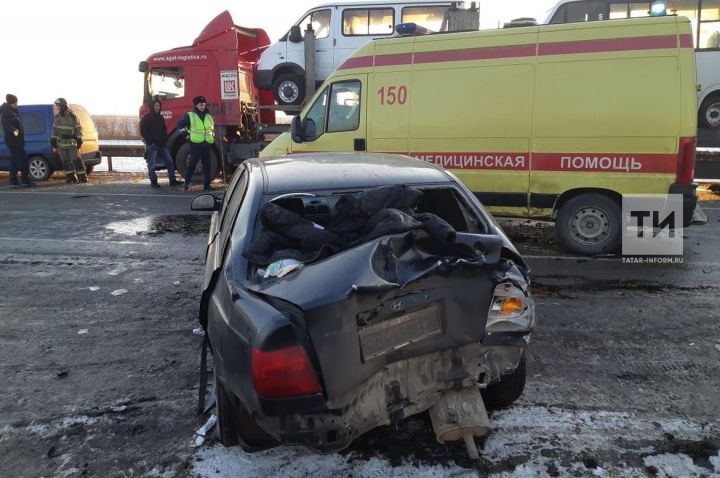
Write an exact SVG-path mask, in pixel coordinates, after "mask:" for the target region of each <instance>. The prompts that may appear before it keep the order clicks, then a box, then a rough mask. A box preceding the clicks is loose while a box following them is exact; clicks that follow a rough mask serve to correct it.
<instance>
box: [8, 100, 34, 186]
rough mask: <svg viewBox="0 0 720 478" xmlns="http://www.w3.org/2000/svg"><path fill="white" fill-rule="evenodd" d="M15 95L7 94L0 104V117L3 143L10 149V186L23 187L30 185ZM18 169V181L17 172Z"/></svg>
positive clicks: (23, 134) (22, 132)
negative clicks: (3, 101) (0, 104)
mask: <svg viewBox="0 0 720 478" xmlns="http://www.w3.org/2000/svg"><path fill="white" fill-rule="evenodd" d="M17 107H18V99H17V96H15V95H11V94H9V93H8V94H7V95H6V96H5V104H3V105H2V106H0V118H1V119H2V129H3V134H4V136H5V144H6V145H7V148H8V149H9V150H10V186H11V187H13V188H24V187H29V186H32V185H33V184H32V183H31V182H30V176H29V170H28V157H27V153H26V152H25V129H24V128H23V124H22V119H21V118H20V115H19V114H18V112H17ZM18 171H20V181H21V182H19V183H18V180H17V173H18Z"/></svg>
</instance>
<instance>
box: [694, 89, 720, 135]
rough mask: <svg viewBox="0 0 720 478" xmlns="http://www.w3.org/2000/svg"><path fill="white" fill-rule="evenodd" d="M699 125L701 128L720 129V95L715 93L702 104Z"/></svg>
mask: <svg viewBox="0 0 720 478" xmlns="http://www.w3.org/2000/svg"><path fill="white" fill-rule="evenodd" d="M698 124H699V126H700V127H701V128H720V93H713V94H712V95H710V96H708V97H707V98H705V100H704V101H703V102H702V104H701V105H700V111H699V112H698Z"/></svg>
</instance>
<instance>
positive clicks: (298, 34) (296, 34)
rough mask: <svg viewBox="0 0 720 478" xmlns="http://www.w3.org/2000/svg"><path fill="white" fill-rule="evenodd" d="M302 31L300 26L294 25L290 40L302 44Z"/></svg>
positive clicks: (291, 29)
mask: <svg viewBox="0 0 720 478" xmlns="http://www.w3.org/2000/svg"><path fill="white" fill-rule="evenodd" d="M302 39H303V37H302V30H300V25H293V26H291V27H290V35H289V36H288V40H290V41H291V42H293V43H300V42H301V41H302Z"/></svg>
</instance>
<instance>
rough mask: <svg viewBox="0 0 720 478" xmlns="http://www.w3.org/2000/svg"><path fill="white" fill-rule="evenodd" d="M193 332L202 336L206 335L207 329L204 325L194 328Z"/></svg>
mask: <svg viewBox="0 0 720 478" xmlns="http://www.w3.org/2000/svg"><path fill="white" fill-rule="evenodd" d="M193 334H195V335H199V336H200V337H204V336H205V330H203V328H202V327H196V328H194V329H193Z"/></svg>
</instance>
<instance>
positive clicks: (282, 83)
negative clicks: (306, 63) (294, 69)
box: [273, 73, 305, 106]
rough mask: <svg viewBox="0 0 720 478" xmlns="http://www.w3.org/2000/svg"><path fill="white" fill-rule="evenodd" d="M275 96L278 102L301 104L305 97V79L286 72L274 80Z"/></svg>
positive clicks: (282, 104) (283, 104) (282, 103)
mask: <svg viewBox="0 0 720 478" xmlns="http://www.w3.org/2000/svg"><path fill="white" fill-rule="evenodd" d="M273 98H275V101H277V104H279V105H281V106H285V105H299V104H300V103H302V102H303V100H304V99H305V79H304V78H302V77H301V76H299V75H296V74H294V73H285V74H283V75H280V76H278V77H277V78H275V81H273Z"/></svg>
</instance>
